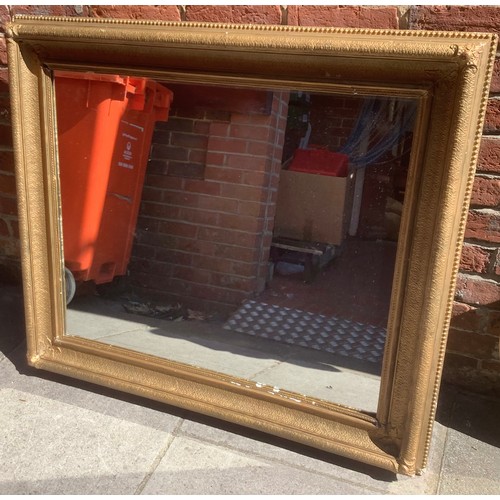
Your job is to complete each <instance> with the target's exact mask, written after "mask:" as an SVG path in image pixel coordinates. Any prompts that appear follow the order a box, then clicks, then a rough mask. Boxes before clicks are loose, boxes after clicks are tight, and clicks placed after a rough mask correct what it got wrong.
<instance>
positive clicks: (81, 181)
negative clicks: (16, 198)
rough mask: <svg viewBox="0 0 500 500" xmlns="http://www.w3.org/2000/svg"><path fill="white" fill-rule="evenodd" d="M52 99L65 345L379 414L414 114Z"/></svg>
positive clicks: (386, 102)
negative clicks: (157, 360) (92, 346)
mask: <svg viewBox="0 0 500 500" xmlns="http://www.w3.org/2000/svg"><path fill="white" fill-rule="evenodd" d="M54 87H55V95H56V104H57V131H58V151H59V176H60V189H61V213H62V234H63V254H64V266H65V273H64V275H65V278H66V280H65V290H66V302H67V309H66V328H65V330H66V335H70V336H78V337H84V338H86V339H92V340H95V341H98V342H100V343H102V344H107V345H114V346H119V347H123V348H127V349H132V350H134V351H138V352H141V353H145V354H149V355H154V356H159V357H162V358H164V359H168V360H171V361H174V362H179V363H184V364H188V365H191V366H197V367H200V368H203V369H208V370H212V371H215V372H219V373H224V374H227V375H231V376H234V377H238V378H239V379H244V380H245V381H246V383H248V384H249V385H252V384H253V385H265V386H269V390H271V391H273V392H275V393H279V391H280V390H283V389H285V390H287V391H291V392H293V393H295V394H296V397H297V398H300V397H302V396H303V395H306V396H310V397H314V398H319V399H321V400H325V401H329V402H334V403H337V404H342V405H347V406H350V407H354V408H357V409H361V410H363V411H367V412H376V410H377V401H378V394H379V382H380V371H381V363H382V358H383V353H384V344H385V338H386V330H387V321H388V315H389V309H390V304H391V288H392V278H393V271H394V263H395V257H396V251H397V242H398V232H399V226H400V222H401V216H402V211H403V203H404V194H405V185H406V178H407V174H408V169H409V165H410V163H411V162H410V158H411V144H412V138H413V134H412V131H413V127H414V120H415V115H416V111H417V102H416V100H415V99H412V98H408V97H403V96H401V97H399V96H397V97H395V96H394V94H393V93H392V94H391V93H388V94H387V95H373V96H371V95H363V96H360V95H356V94H355V93H350V94H345V93H344V94H342V93H340V92H335V93H328V92H318V91H317V90H316V91H314V90H313V91H311V92H308V91H306V90H304V89H301V90H300V91H297V90H296V89H292V88H286V89H285V88H258V89H255V88H249V87H248V88H245V87H222V86H216V85H208V84H200V83H192V84H191V83H179V82H169V81H163V80H154V79H151V78H144V77H141V76H140V75H139V76H126V75H114V74H104V73H93V72H71V71H55V72H54ZM235 383H236V382H235ZM238 383H241V382H238Z"/></svg>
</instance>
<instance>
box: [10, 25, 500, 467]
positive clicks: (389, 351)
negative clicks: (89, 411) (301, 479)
mask: <svg viewBox="0 0 500 500" xmlns="http://www.w3.org/2000/svg"><path fill="white" fill-rule="evenodd" d="M6 36H7V42H8V56H9V69H10V85H11V99H12V120H13V128H14V147H15V158H16V168H17V170H16V173H17V187H18V199H19V218H20V231H21V246H22V262H23V270H24V280H23V281H24V294H25V310H26V324H27V342H28V359H29V362H30V364H32V365H33V366H35V367H37V368H41V369H45V370H49V371H53V372H57V373H61V374H64V375H68V376H71V377H75V378H78V379H82V380H86V381H90V382H95V383H97V384H102V385H105V386H109V387H112V388H116V389H120V390H123V391H126V392H129V393H133V394H138V395H141V396H145V397H148V398H152V399H155V400H158V401H162V402H166V403H169V404H172V405H176V406H179V407H182V408H186V409H189V410H193V411H196V412H200V413H204V414H207V415H212V416H215V417H218V418H221V419H225V420H228V421H231V422H235V423H238V424H241V425H244V426H248V427H252V428H255V429H259V430H262V431H265V432H268V433H271V434H274V435H278V436H281V437H284V438H287V439H291V440H294V441H297V442H300V443H304V444H307V445H310V446H313V447H317V448H320V449H323V450H327V451H329V452H333V453H336V454H340V455H343V456H346V457H350V458H353V459H357V460H360V461H362V462H366V463H368V464H372V465H375V466H378V467H382V468H384V469H388V470H390V471H393V472H396V473H403V474H408V475H413V474H418V473H420V472H421V471H422V470H423V468H424V467H425V464H426V461H427V456H428V451H429V445H430V440H431V430H432V423H433V419H434V413H435V409H436V403H437V397H438V390H439V383H440V374H441V369H442V363H443V358H444V352H445V343H446V337H447V329H448V325H449V320H450V311H451V305H452V300H453V294H454V285H455V276H456V272H457V267H458V262H459V257H460V252H461V241H462V238H463V233H464V226H465V222H466V216H467V206H468V200H469V196H470V192H471V185H472V181H473V176H474V169H475V162H476V158H477V153H478V146H479V141H480V137H481V126H482V121H483V118H484V113H485V107H486V99H487V95H488V87H489V79H490V74H491V70H492V63H493V58H494V55H495V50H496V38H495V36H494V35H490V34H481V33H446V32H425V31H385V30H384V31H382V30H380V31H379V30H354V29H333V28H296V27H285V26H254V25H225V24H214V25H208V24H199V23H196V24H184V23H163V22H156V21H155V22H146V21H144V22H143V21H137V22H136V21H121V20H96V19H82V18H79V19H71V18H52V17H18V18H16V19H15V20H14V22H13V23H11V24H10V25H9V27H8V29H7V33H6ZM68 68H72V69H77V70H92V71H98V72H99V71H100V72H109V71H110V70H113V71H116V70H117V69H119V72H120V73H121V74H124V73H125V74H126V73H133V74H136V75H137V74H140V75H144V76H151V77H162V78H163V79H166V78H168V79H169V80H173V81H178V82H191V83H213V84H224V85H238V86H252V87H254V86H263V85H266V86H268V87H277V88H280V87H291V86H293V87H294V88H297V89H299V90H300V89H306V90H316V91H322V92H337V93H338V92H342V93H353V94H366V95H371V94H384V95H395V96H408V97H413V98H416V99H418V102H419V114H418V118H417V124H416V133H415V136H416V140H415V143H414V144H415V146H414V147H413V154H412V161H411V163H412V165H411V169H410V178H409V181H408V188H407V189H408V190H407V195H406V196H407V202H406V203H405V211H404V214H403V223H402V229H401V233H400V234H401V236H400V242H399V246H398V256H397V261H396V272H395V277H394V284H393V298H392V305H391V312H390V319H389V324H388V339H387V345H386V351H385V356H384V363H383V372H382V381H381V391H380V397H379V405H378V410H377V413H376V415H372V414H368V413H363V412H361V411H357V410H354V409H351V408H347V407H344V406H341V405H336V404H330V403H326V402H324V401H320V400H316V399H314V398H308V397H305V398H300V399H301V400H300V401H298V400H297V398H294V397H293V396H294V394H292V393H286V392H284V391H280V393H272V391H268V390H267V389H268V388H266V387H259V386H255V384H250V383H249V382H248V381H245V380H240V379H235V378H234V377H230V376H226V375H222V374H220V373H215V372H211V371H208V370H203V369H199V368H195V367H192V366H188V365H184V364H181V363H176V362H174V361H169V360H164V359H160V358H156V357H154V356H150V355H144V354H140V353H137V352H133V351H130V350H127V349H122V348H118V347H110V346H105V345H103V344H100V343H98V342H95V341H91V340H86V339H83V338H79V337H69V336H64V335H63V333H64V318H65V315H64V307H65V305H64V300H63V297H64V283H63V279H62V256H61V246H60V237H61V228H60V211H59V192H58V181H57V156H56V134H55V127H54V95H53V89H52V81H51V70H53V69H68Z"/></svg>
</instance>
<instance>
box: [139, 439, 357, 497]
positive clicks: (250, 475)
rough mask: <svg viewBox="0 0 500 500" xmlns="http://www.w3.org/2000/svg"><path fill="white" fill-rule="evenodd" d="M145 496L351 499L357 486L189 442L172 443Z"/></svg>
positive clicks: (213, 446)
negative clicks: (333, 496)
mask: <svg viewBox="0 0 500 500" xmlns="http://www.w3.org/2000/svg"><path fill="white" fill-rule="evenodd" d="M143 493H144V494H149V495H162V494H163V495H173V494H177V495H178V494H183V495H193V494H195V495H201V494H204V495H230V494H232V495H234V494H238V495H273V494H274V495H292V494H293V495H299V494H300V495H305V494H309V495H325V494H335V495H340V494H343V495H355V494H358V495H359V494H364V493H366V489H365V488H364V486H363V485H359V484H358V485H356V484H352V483H348V482H345V481H338V480H336V479H334V478H332V477H330V476H323V475H321V474H317V473H312V472H310V471H308V470H304V469H303V468H301V467H292V466H289V465H284V464H281V463H279V462H276V461H266V460H263V459H258V458H256V457H254V456H250V455H249V454H248V453H242V452H238V451H234V450H229V449H227V448H223V447H221V446H215V445H213V444H208V443H206V442H203V441H198V440H194V439H189V438H177V439H176V440H175V441H174V442H173V443H172V446H171V447H170V448H169V449H168V451H167V453H166V454H165V456H164V457H163V459H162V460H161V462H160V464H159V465H158V468H157V469H156V470H155V472H154V473H153V475H152V476H151V478H150V480H149V481H148V483H147V485H146V486H145V488H144V490H143Z"/></svg>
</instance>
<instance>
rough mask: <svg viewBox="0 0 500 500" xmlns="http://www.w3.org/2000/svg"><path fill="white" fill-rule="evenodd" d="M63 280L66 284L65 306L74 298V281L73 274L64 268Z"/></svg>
mask: <svg viewBox="0 0 500 500" xmlns="http://www.w3.org/2000/svg"><path fill="white" fill-rule="evenodd" d="M64 279H65V282H66V305H68V304H69V303H70V302H71V301H72V300H73V297H74V296H75V292H76V281H75V277H74V276H73V273H72V272H71V271H70V270H69V269H68V268H67V267H65V268H64Z"/></svg>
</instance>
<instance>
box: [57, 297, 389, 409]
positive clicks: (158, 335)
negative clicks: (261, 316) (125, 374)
mask: <svg viewBox="0 0 500 500" xmlns="http://www.w3.org/2000/svg"><path fill="white" fill-rule="evenodd" d="M122 304H123V301H115V300H106V299H103V298H101V297H96V296H84V297H78V298H76V299H75V300H74V302H72V303H71V304H70V307H69V309H68V311H67V315H66V317H67V331H68V333H70V334H71V335H77V336H79V337H84V338H88V339H92V340H97V341H99V342H103V343H105V344H110V345H116V346H120V347H125V348H128V349H132V350H135V351H138V352H142V353H145V354H152V355H154V356H159V357H162V358H166V359H170V360H173V361H178V362H181V363H186V364H188V365H192V366H198V367H201V368H205V369H208V370H213V371H216V372H221V373H225V374H228V375H234V376H237V377H240V378H244V379H247V380H250V381H254V382H256V383H263V384H266V385H270V386H274V387H279V388H281V389H287V390H290V391H293V392H297V393H299V394H307V395H308V396H314V397H317V398H320V399H324V400H327V401H334V402H336V403H340V404H343V405H347V406H351V407H355V408H359V409H363V410H366V411H371V412H376V410H377V399H378V392H379V387H380V376H379V373H380V365H379V364H376V363H370V362H363V361H360V360H356V359H354V358H350V357H345V356H335V355H332V354H331V353H326V352H320V351H317V350H313V349H307V348H303V347H299V346H293V345H287V344H283V343H279V342H275V341H273V340H267V339H262V338H258V337H254V336H250V335H246V334H242V333H238V332H235V331H228V330H226V329H224V320H217V319H215V320H211V321H197V320H193V321H168V320H162V319H157V318H153V317H147V316H142V315H137V314H129V313H127V312H125V310H124V308H123V305H122ZM353 387H355V388H356V391H353V390H352V388H353Z"/></svg>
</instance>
